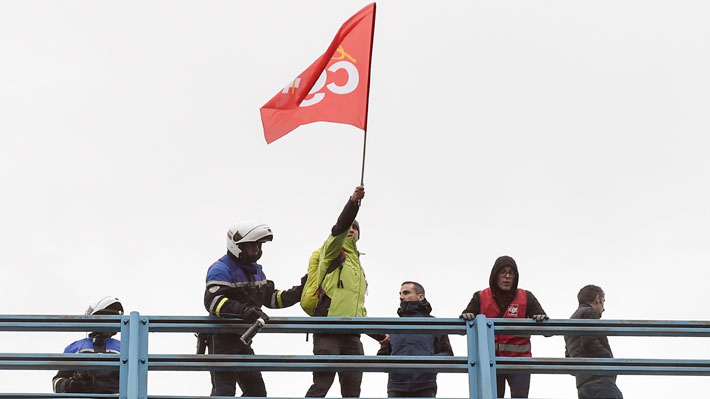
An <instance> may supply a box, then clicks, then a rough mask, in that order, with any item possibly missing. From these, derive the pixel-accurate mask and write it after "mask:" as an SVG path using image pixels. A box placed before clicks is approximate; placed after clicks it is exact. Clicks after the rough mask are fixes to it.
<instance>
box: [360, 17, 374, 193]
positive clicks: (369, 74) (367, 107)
mask: <svg viewBox="0 0 710 399" xmlns="http://www.w3.org/2000/svg"><path fill="white" fill-rule="evenodd" d="M376 12H377V3H372V37H371V38H370V65H368V71H367V101H366V102H365V128H364V129H363V130H364V131H365V134H364V135H363V139H362V172H361V174H360V185H361V186H364V185H365V150H366V149H367V119H368V116H369V110H370V82H371V81H372V45H373V43H374V42H375V16H376Z"/></svg>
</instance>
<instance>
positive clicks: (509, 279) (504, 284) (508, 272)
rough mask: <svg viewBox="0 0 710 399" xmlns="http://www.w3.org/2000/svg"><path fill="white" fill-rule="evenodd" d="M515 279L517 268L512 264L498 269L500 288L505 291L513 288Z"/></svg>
mask: <svg viewBox="0 0 710 399" xmlns="http://www.w3.org/2000/svg"><path fill="white" fill-rule="evenodd" d="M513 280H515V269H513V267H512V266H503V267H502V268H501V269H500V270H499V271H498V288H500V289H501V290H503V291H510V290H511V289H513Z"/></svg>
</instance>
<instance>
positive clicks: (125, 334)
mask: <svg viewBox="0 0 710 399" xmlns="http://www.w3.org/2000/svg"><path fill="white" fill-rule="evenodd" d="M130 326H131V325H130V319H129V317H128V316H123V317H121V354H120V356H119V359H120V362H121V363H120V365H119V368H118V372H119V379H118V397H119V399H128V352H129V349H128V348H130V346H131V333H130Z"/></svg>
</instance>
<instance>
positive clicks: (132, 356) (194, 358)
mask: <svg viewBox="0 0 710 399" xmlns="http://www.w3.org/2000/svg"><path fill="white" fill-rule="evenodd" d="M247 327H248V324H246V323H243V322H241V320H238V319H235V320H227V319H216V318H212V317H195V316H176V317H173V316H141V315H139V314H138V313H137V312H132V313H131V314H130V315H129V316H41V315H40V316H24V315H19V316H18V315H0V331H111V332H116V331H120V332H121V354H120V355H110V354H109V355H106V354H102V355H95V354H22V353H20V354H12V353H11V354H0V370H2V369H4V370H8V369H12V370H27V369H50V370H51V369H53V370H67V369H89V368H112V367H118V368H119V370H120V393H119V396H118V397H120V398H121V399H160V398H166V399H187V398H198V397H189V396H158V395H151V396H149V395H147V378H148V370H173V371H184V370H205V371H206V370H246V369H249V370H267V371H322V370H329V371H339V370H343V371H352V370H358V371H367V372H390V371H395V370H399V371H421V370H427V371H435V372H439V373H468V376H469V396H470V397H471V398H476V399H492V398H495V396H496V392H495V386H496V384H495V381H496V380H495V378H496V370H498V369H499V370H504V371H505V372H506V373H538V374H572V373H574V374H598V375H602V374H604V375H607V374H634V375H695V376H710V359H700V360H698V359H695V360H683V359H673V360H669V359H579V358H574V359H564V358H563V359H558V358H505V357H495V356H494V353H495V351H494V340H493V336H494V332H495V333H506V334H526V335H619V336H673V337H676V336H677V337H710V322H703V321H625V320H604V321H600V320H550V321H546V322H543V323H538V322H535V321H532V320H530V319H486V318H485V317H484V316H481V315H479V316H478V317H477V318H476V320H475V321H474V322H470V323H464V322H463V321H462V320H459V319H439V318H437V319H432V318H322V317H309V318H279V317H275V318H272V319H271V320H270V321H269V323H268V324H267V325H266V327H265V328H264V329H263V330H262V332H263V333H302V332H330V333H360V332H368V333H378V332H379V333H383V332H387V333H395V332H396V333H414V334H417V333H422V332H426V333H439V334H459V335H467V343H468V348H469V352H468V355H467V356H466V357H454V356H451V357H448V356H431V357H428V356H411V357H403V356H386V357H383V356H289V355H253V356H250V355H172V354H171V355H162V354H161V355H157V354H156V355H150V354H149V353H148V338H149V332H174V333H188V332H189V333H194V332H238V331H244V330H245V329H246V328H247ZM30 397H33V398H62V397H75V398H77V397H95V398H116V397H117V396H116V395H99V394H50V393H46V394H45V393H42V394H18V393H8V394H0V399H11V398H18V399H20V398H23V399H24V398H30ZM199 398H204V397H199Z"/></svg>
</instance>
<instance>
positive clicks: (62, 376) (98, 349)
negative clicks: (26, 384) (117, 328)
mask: <svg viewBox="0 0 710 399" xmlns="http://www.w3.org/2000/svg"><path fill="white" fill-rule="evenodd" d="M120 351H121V341H119V340H117V339H113V338H84V339H81V340H78V341H75V342H72V343H71V344H70V345H69V346H67V347H66V348H65V349H64V353H120ZM118 378H119V373H118V370H115V369H107V370H83V371H79V370H62V371H60V372H58V373H57V375H55V376H54V378H53V379H52V389H53V390H54V392H56V393H118V389H119V388H118ZM74 381H78V382H80V383H81V385H82V386H83V388H84V389H82V390H76V389H73V388H72V385H73V383H74Z"/></svg>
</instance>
